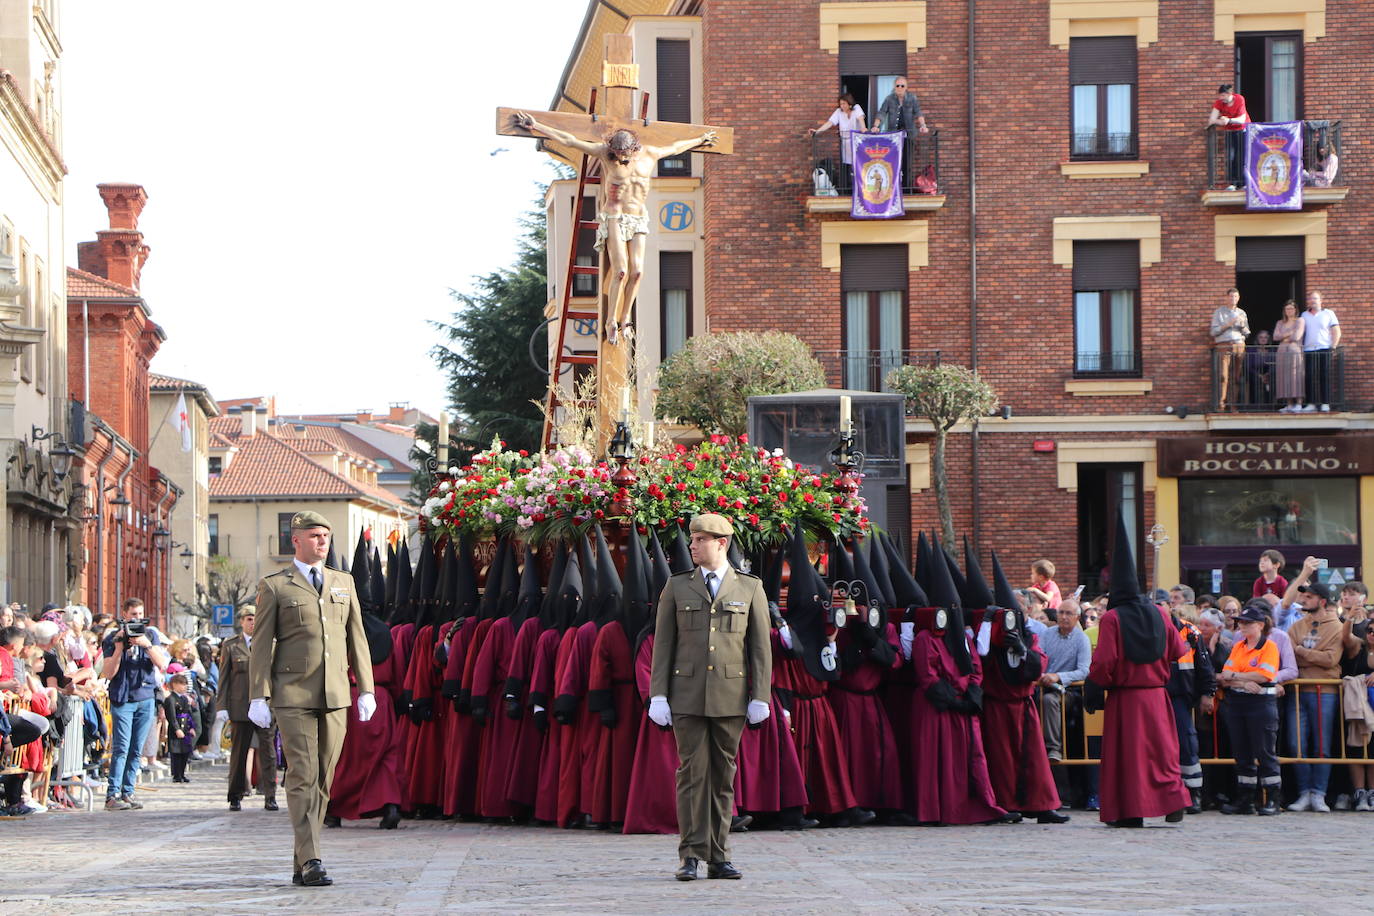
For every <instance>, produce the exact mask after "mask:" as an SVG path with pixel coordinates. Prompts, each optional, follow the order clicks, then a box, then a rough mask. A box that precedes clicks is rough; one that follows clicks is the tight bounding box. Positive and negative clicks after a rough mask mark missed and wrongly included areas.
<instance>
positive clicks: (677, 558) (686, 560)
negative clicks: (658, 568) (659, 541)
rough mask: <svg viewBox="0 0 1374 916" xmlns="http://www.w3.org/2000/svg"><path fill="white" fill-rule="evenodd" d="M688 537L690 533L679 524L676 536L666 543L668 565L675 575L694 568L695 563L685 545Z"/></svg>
mask: <svg viewBox="0 0 1374 916" xmlns="http://www.w3.org/2000/svg"><path fill="white" fill-rule="evenodd" d="M690 539H691V535H689V534H688V533H687V529H686V528H684V527H682V526H681V525H679V526H678V529H677V537H675V538H673V542H672V543H671V544H669V545H668V565H669V566H670V567H671V568H672V570H673V575H675V576H676V575H678V574H679V573H685V572H691V571H692V570H693V569H695V568H696V564H695V563H693V562H692V551H691V548H690V547H688V545H687V542H688V541H689V540H690Z"/></svg>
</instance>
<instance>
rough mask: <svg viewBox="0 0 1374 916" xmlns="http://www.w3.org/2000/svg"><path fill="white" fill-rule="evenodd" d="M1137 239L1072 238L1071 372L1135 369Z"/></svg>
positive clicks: (1137, 358) (1119, 372)
mask: <svg viewBox="0 0 1374 916" xmlns="http://www.w3.org/2000/svg"><path fill="white" fill-rule="evenodd" d="M1139 290H1140V242H1138V241H1135V240H1130V241H1112V242H1074V243H1073V330H1074V365H1073V369H1074V375H1078V376H1081V375H1094V376H1097V375H1104V374H1111V375H1119V376H1139V375H1140V345H1139V340H1140V334H1139V327H1138V324H1139V309H1138V308H1137V307H1136V300H1137V298H1138V294H1139Z"/></svg>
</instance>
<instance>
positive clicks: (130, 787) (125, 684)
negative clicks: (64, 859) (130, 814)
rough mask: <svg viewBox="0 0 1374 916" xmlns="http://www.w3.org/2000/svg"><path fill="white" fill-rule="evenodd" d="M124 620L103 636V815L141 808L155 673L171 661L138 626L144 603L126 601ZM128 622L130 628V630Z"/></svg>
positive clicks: (153, 718)
mask: <svg viewBox="0 0 1374 916" xmlns="http://www.w3.org/2000/svg"><path fill="white" fill-rule="evenodd" d="M123 616H124V620H125V621H126V623H125V625H124V626H123V627H120V628H119V629H118V630H116V631H115V632H114V633H112V634H111V635H109V636H107V637H106V638H105V642H104V645H103V646H102V655H103V659H102V661H101V672H100V674H101V677H103V678H105V679H106V680H108V681H109V682H110V686H109V694H110V718H111V720H112V721H113V729H112V732H113V733H112V734H111V736H110V774H109V785H108V788H107V789H106V794H105V809H106V810H107V811H127V810H128V809H130V808H141V807H143V804H142V803H141V802H140V801H138V799H137V798H136V797H135V796H134V786H135V785H136V784H137V782H138V771H139V765H140V763H141V758H140V754H141V753H142V750H143V745H144V743H145V741H146V740H147V737H148V732H149V730H150V729H151V728H152V727H153V725H154V723H155V722H156V715H157V714H156V710H155V708H154V706H155V703H154V699H153V694H154V692H155V690H156V685H157V673H158V672H160V671H163V670H165V669H166V667H167V665H168V662H169V661H170V659H169V658H168V657H167V651H166V650H165V649H163V648H162V647H161V645H160V644H159V642H160V641H159V640H158V636H157V633H156V632H153V633H151V634H149V633H148V632H146V631H144V630H143V628H142V627H140V626H139V624H146V621H144V619H143V602H142V601H141V600H139V599H138V598H129V599H127V600H126V601H125V602H124V607H123ZM130 623H132V624H133V625H134V626H133V628H132V630H131V628H130Z"/></svg>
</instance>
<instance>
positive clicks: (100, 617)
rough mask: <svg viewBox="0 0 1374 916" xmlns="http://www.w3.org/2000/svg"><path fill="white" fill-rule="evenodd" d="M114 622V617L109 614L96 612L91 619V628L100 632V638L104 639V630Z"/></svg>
mask: <svg viewBox="0 0 1374 916" xmlns="http://www.w3.org/2000/svg"><path fill="white" fill-rule="evenodd" d="M114 622H115V621H114V618H113V617H111V616H110V615H109V614H104V613H101V614H96V615H95V617H94V618H93V619H92V620H91V629H92V630H95V631H96V632H97V633H100V634H101V637H100V638H101V639H104V638H105V636H104V632H105V630H106V629H107V628H109V627H110V626H112V625H113V624H114Z"/></svg>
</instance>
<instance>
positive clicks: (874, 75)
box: [825, 41, 919, 127]
mask: <svg viewBox="0 0 1374 916" xmlns="http://www.w3.org/2000/svg"><path fill="white" fill-rule="evenodd" d="M906 71H907V64H906V42H905V41H842V42H840V94H843V93H846V92H848V93H850V94H851V95H853V96H854V101H855V102H856V103H858V105H859V107H860V108H862V109H863V110H864V123H865V124H867V125H868V126H869V127H872V126H873V119H874V118H875V117H877V114H878V106H879V105H881V104H882V103H883V99H885V98H887V97H888V96H889V95H890V94H891V93H892V86H893V84H894V83H896V82H897V77H899V76H905V75H906ZM907 91H908V92H915V91H916V88H915V87H914V86H910V87H908V89H907ZM917 98H919V96H917ZM825 101H827V102H829V101H830V100H829V99H826V100H825Z"/></svg>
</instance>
